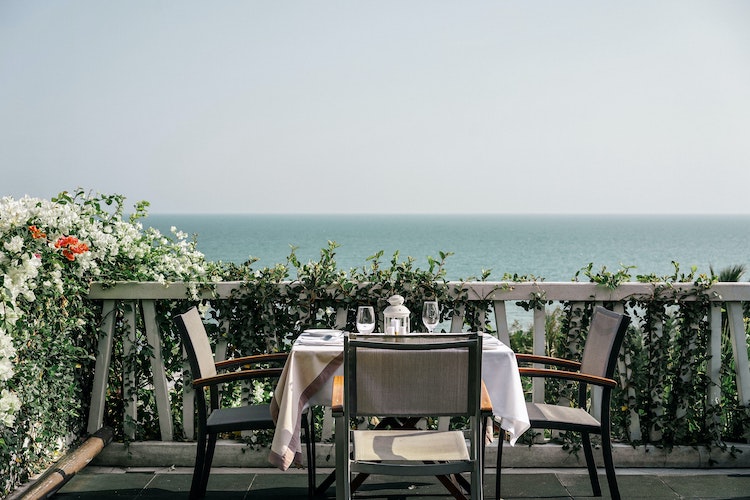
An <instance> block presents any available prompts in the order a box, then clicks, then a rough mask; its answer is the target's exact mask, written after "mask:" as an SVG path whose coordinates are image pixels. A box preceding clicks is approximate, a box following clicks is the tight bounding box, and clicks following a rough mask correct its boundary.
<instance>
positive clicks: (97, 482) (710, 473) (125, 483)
mask: <svg viewBox="0 0 750 500" xmlns="http://www.w3.org/2000/svg"><path fill="white" fill-rule="evenodd" d="M320 478H321V480H322V478H323V475H321V476H320ZM190 479H191V470H190V469H114V468H104V467H101V468H97V467H89V468H86V469H84V470H83V471H81V472H79V473H78V474H77V475H76V476H75V477H73V478H72V479H71V480H70V481H69V482H68V483H67V484H66V485H64V486H63V487H62V488H61V489H60V490H59V491H58V492H57V494H56V495H54V496H53V497H52V498H53V499H56V500H72V499H102V500H107V499H136V498H137V499H146V498H161V499H173V498H174V499H178V498H179V499H184V498H186V497H187V491H188V490H189V488H190ZM601 483H602V489H603V490H604V491H603V494H604V498H608V496H609V492H608V491H607V481H606V478H605V477H604V476H601ZM618 483H619V485H620V491H621V494H622V496H623V498H628V499H639V498H644V499H646V498H648V499H667V498H672V499H676V498H700V499H743V498H744V499H750V470H747V469H721V470H704V469H701V470H685V469H618ZM494 484H495V475H494V473H492V471H488V473H487V475H486V477H485V487H484V493H485V498H495V491H494ZM208 490H209V491H208V494H207V496H206V498H207V499H220V500H235V499H236V500H241V499H248V500H250V499H256V500H260V499H303V498H307V476H306V474H305V472H304V471H303V470H293V471H287V472H280V471H276V470H274V469H221V468H217V469H214V471H213V472H212V475H211V479H210V481H209V485H208ZM18 493H20V492H17V493H16V494H14V495H12V496H11V498H14V497H15V498H17V497H18ZM327 493H328V497H329V498H333V497H335V489H334V488H331V489H330V490H329V491H328V492H327ZM502 493H503V498H505V499H507V500H510V499H522V498H547V499H553V498H554V499H561V498H592V494H591V486H590V484H589V481H588V476H587V475H586V474H585V471H581V470H577V469H555V470H550V469H544V470H536V469H509V470H507V471H504V473H503V485H502ZM357 494H358V495H359V496H361V497H363V498H374V499H400V498H407V497H415V498H419V499H438V498H439V499H443V498H451V497H450V496H449V495H448V494H447V493H446V491H445V489H444V488H443V486H442V485H440V484H439V483H437V482H436V481H435V480H432V479H431V478H414V479H413V480H401V479H399V478H385V477H380V478H379V477H372V478H370V479H368V481H367V482H365V484H364V485H363V486H362V487H361V488H360V490H359V491H358V492H357Z"/></svg>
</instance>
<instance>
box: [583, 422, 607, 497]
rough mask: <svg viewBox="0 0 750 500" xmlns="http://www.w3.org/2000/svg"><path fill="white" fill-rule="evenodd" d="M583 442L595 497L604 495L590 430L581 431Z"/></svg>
mask: <svg viewBox="0 0 750 500" xmlns="http://www.w3.org/2000/svg"><path fill="white" fill-rule="evenodd" d="M581 441H582V442H583V454H584V456H585V457H586V467H588V469H589V479H590V480H591V489H592V490H593V491H594V496H595V497H600V496H602V488H601V487H600V486H599V476H598V475H597V474H596V463H594V451H593V450H592V448H591V437H590V436H589V433H588V432H582V433H581Z"/></svg>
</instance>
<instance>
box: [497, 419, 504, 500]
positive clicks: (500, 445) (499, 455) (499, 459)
mask: <svg viewBox="0 0 750 500" xmlns="http://www.w3.org/2000/svg"><path fill="white" fill-rule="evenodd" d="M498 439H499V441H498V443H497V465H496V466H495V498H497V499H499V498H501V497H500V482H501V481H500V479H501V477H502V476H501V474H500V471H501V470H502V466H503V443H505V429H503V428H502V427H501V428H500V434H499V435H498Z"/></svg>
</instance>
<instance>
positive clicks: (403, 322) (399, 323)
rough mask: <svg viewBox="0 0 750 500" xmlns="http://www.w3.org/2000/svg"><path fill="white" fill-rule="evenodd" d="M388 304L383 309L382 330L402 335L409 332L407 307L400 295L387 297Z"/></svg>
mask: <svg viewBox="0 0 750 500" xmlns="http://www.w3.org/2000/svg"><path fill="white" fill-rule="evenodd" d="M388 303H389V304H390V305H389V306H388V307H386V308H385V310H384V311H383V318H384V328H383V329H384V330H385V332H386V333H392V334H396V335H404V334H407V333H409V331H410V326H409V323H410V321H409V316H410V314H411V313H410V312H409V309H408V308H407V307H406V306H405V305H404V298H403V297H402V296H401V295H394V296H392V297H390V298H389V299H388Z"/></svg>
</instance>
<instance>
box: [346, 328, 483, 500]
mask: <svg viewBox="0 0 750 500" xmlns="http://www.w3.org/2000/svg"><path fill="white" fill-rule="evenodd" d="M481 355H482V337H481V335H477V334H456V335H446V336H443V335H434V334H433V335H424V336H418V335H404V336H393V335H390V336H381V335H356V334H347V336H346V337H345V340H344V375H343V377H342V376H337V377H335V378H334V388H333V398H332V411H333V415H334V418H335V422H336V498H338V499H349V498H351V493H352V489H355V488H356V483H355V487H352V485H351V474H352V473H360V474H384V475H395V476H438V477H440V478H441V482H443V484H445V485H446V486H448V487H449V488H450V489H451V491H452V492H453V493H454V495H456V496H458V495H460V496H458V497H459V498H466V496H465V494H466V492H462V491H459V490H458V489H457V488H458V486H457V485H456V483H455V482H454V480H453V478H454V475H459V474H461V473H470V488H469V489H470V492H469V494H470V496H471V498H472V499H481V498H482V477H483V470H482V460H483V457H482V450H483V437H484V436H483V435H482V429H483V425H482V419H483V417H486V416H487V415H489V414H491V412H492V406H491V404H490V403H489V396H488V395H487V393H486V390H484V391H483V385H482V383H481V382H482V379H481V369H482V361H481ZM483 396H484V398H483ZM371 416H377V417H379V418H381V422H386V421H388V422H391V423H392V424H394V427H395V428H389V429H385V428H379V427H382V426H378V427H376V428H375V429H370V430H368V429H362V430H351V429H350V423H351V422H352V419H356V418H358V417H366V418H367V417H371ZM422 416H464V417H467V418H468V422H469V431H468V432H469V443H470V444H469V445H468V446H467V444H466V437H465V435H464V433H463V432H462V431H438V430H418V429H415V428H414V426H413V423H406V424H405V423H404V422H405V421H409V420H411V421H412V422H413V421H416V420H418V418H419V417H422ZM402 425H405V427H402V428H400V427H401V426H402Z"/></svg>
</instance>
